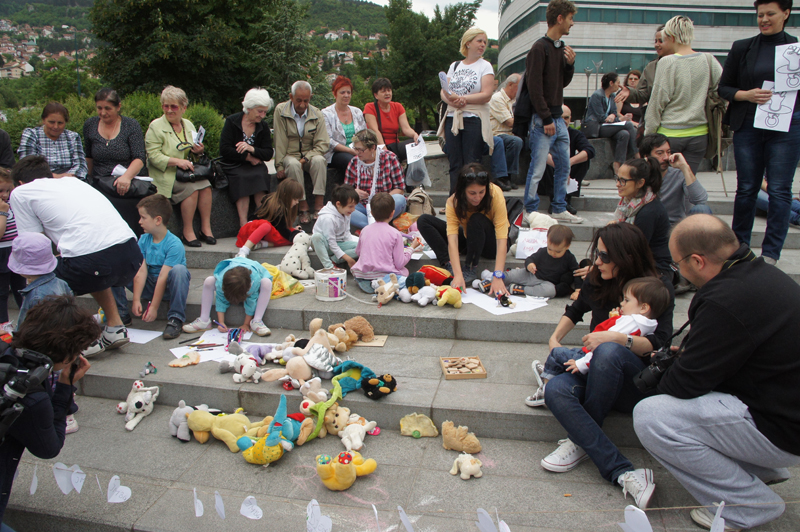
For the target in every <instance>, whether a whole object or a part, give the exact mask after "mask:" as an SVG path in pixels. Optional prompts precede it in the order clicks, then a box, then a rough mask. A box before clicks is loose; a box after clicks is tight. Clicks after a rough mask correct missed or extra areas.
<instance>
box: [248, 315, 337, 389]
mask: <svg viewBox="0 0 800 532" xmlns="http://www.w3.org/2000/svg"><path fill="white" fill-rule="evenodd" d="M293 349H294V350H295V351H296V350H297V348H296V347H295V348H293ZM284 360H286V366H285V367H284V368H282V369H271V370H269V371H267V372H265V373H264V374H263V375H262V376H261V379H262V380H265V381H268V382H271V381H276V380H278V379H280V378H282V377H289V378H290V379H291V380H292V384H293V385H294V383H295V382H296V383H297V386H296V387H297V388H299V387H300V386H302V385H303V383H304V382H305V381H307V380H311V379H312V378H313V377H321V378H324V379H330V378H331V377H332V376H333V368H334V367H335V366H338V365H339V364H341V363H342V361H341V359H340V358H339V357H337V356H335V355H334V354H333V350H332V349H331V344H330V342H329V341H328V333H327V332H326V331H325V330H324V329H319V330H317V332H315V333H314V336H312V337H311V340H309V341H308V343H307V344H306V346H305V348H304V349H302V350H300V352H299V353H297V355H296V356H292V357H291V358H289V359H288V360H287V359H286V350H284Z"/></svg>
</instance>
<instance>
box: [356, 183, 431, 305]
mask: <svg viewBox="0 0 800 532" xmlns="http://www.w3.org/2000/svg"><path fill="white" fill-rule="evenodd" d="M369 206H370V210H371V211H372V216H373V218H375V223H372V224H370V225H368V226H366V227H365V228H364V229H362V230H361V236H360V237H359V239H358V245H357V246H356V254H357V255H358V261H356V263H355V264H354V265H353V267H352V268H350V271H351V272H352V273H353V277H355V280H356V282H357V283H358V286H359V288H361V289H362V290H363V291H364V292H366V293H368V294H373V293H375V290H374V289H373V288H372V281H373V280H375V279H383V277H384V276H385V275H387V274H390V273H394V274H395V275H398V276H399V275H403V276H408V270H407V269H406V267H405V266H406V264H408V261H409V260H411V252H412V251H413V250H414V249H416V248H417V247H418V246H419V243H418V242H414V243H413V244H412V246H411V247H405V246H404V245H403V235H402V234H401V233H400V231H398V230H397V229H395V228H394V227H392V226H391V225H390V224H389V222H391V221H392V217H393V216H394V198H392V195H391V194H389V193H388V192H378V193H377V194H375V195H374V196H373V197H372V199H371V200H370V202H369Z"/></svg>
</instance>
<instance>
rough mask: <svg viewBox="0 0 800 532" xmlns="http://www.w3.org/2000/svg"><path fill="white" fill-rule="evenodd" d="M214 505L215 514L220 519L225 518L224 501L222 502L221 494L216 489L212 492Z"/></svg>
mask: <svg viewBox="0 0 800 532" xmlns="http://www.w3.org/2000/svg"><path fill="white" fill-rule="evenodd" d="M214 499H215V502H214V507H215V508H216V509H217V515H219V517H220V519H225V503H224V502H222V495H220V494H219V492H218V491H215V492H214Z"/></svg>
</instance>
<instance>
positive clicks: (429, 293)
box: [411, 285, 436, 307]
mask: <svg viewBox="0 0 800 532" xmlns="http://www.w3.org/2000/svg"><path fill="white" fill-rule="evenodd" d="M411 301H416V302H417V303H419V306H420V307H424V306H425V305H427V304H428V303H430V302H431V301H436V287H435V286H433V285H429V286H423V287H422V288H420V289H419V292H417V293H416V294H414V295H413V296H411Z"/></svg>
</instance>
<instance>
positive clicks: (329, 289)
mask: <svg viewBox="0 0 800 532" xmlns="http://www.w3.org/2000/svg"><path fill="white" fill-rule="evenodd" d="M314 282H315V284H316V287H317V299H319V300H320V301H341V300H342V299H344V298H345V297H347V294H346V291H347V272H346V271H345V270H342V269H339V268H326V269H324V270H317V271H315V272H314Z"/></svg>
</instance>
